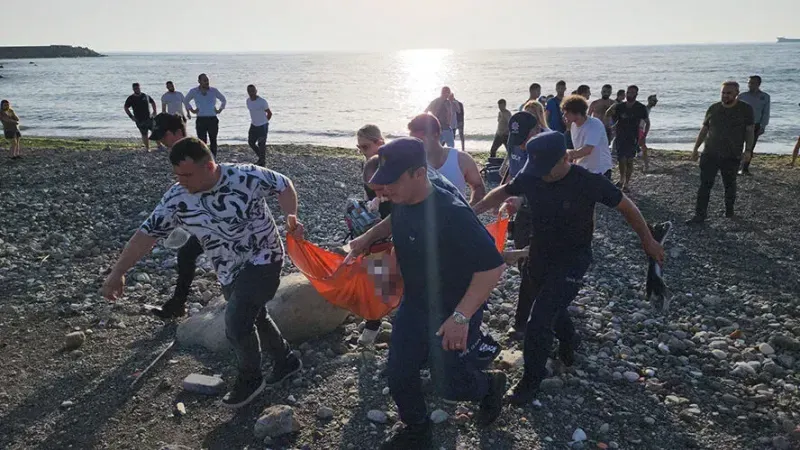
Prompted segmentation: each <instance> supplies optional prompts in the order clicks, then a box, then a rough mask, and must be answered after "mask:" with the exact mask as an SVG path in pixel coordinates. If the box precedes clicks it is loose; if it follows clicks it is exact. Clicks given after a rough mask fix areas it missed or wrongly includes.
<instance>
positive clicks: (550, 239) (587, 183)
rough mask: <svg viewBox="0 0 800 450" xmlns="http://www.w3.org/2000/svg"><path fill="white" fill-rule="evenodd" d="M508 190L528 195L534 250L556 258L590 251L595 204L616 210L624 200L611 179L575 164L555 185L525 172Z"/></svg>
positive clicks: (508, 186)
mask: <svg viewBox="0 0 800 450" xmlns="http://www.w3.org/2000/svg"><path fill="white" fill-rule="evenodd" d="M505 190H506V193H508V194H509V195H513V196H520V195H523V196H525V198H526V200H527V201H528V204H529V205H530V210H531V222H532V223H531V230H532V234H533V238H532V241H531V251H536V252H540V253H543V254H548V255H553V256H557V255H560V254H564V253H567V254H569V253H571V252H574V251H585V250H591V245H592V234H593V233H594V206H595V204H596V203H602V204H604V205H606V206H608V207H611V208H615V207H616V206H617V205H619V203H620V202H621V201H622V192H621V191H620V190H619V189H617V187H616V186H614V185H613V184H612V183H611V181H609V180H608V178H606V177H605V176H603V175H600V174H594V173H591V172H589V171H588V170H586V169H584V168H583V167H580V166H576V165H573V166H572V167H571V168H570V171H569V172H568V173H567V175H566V176H565V177H564V178H562V179H560V180H558V181H556V182H553V183H546V182H544V181H542V179H540V178H536V177H533V176H531V175H529V174H527V173H525V171H524V170H523V171H522V172H520V174H519V175H517V177H516V178H514V180H513V181H512V182H511V183H509V184H508V185H506V188H505Z"/></svg>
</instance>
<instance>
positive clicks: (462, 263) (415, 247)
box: [391, 185, 503, 327]
mask: <svg viewBox="0 0 800 450" xmlns="http://www.w3.org/2000/svg"><path fill="white" fill-rule="evenodd" d="M391 220H392V239H393V241H394V248H395V252H396V254H397V263H398V266H399V267H400V271H401V273H402V274H403V284H404V299H403V305H402V307H403V308H414V309H416V310H418V311H419V312H420V313H421V314H426V315H428V317H429V318H431V319H434V318H435V319H437V320H444V319H445V318H446V317H448V316H449V315H450V314H452V313H453V311H454V310H455V308H456V306H457V305H458V303H459V302H460V301H461V299H462V298H463V297H464V294H465V293H466V292H467V288H469V285H470V282H471V281H472V276H473V275H474V274H475V273H477V272H485V271H487V270H492V269H495V268H497V267H500V266H501V265H502V264H503V258H502V257H501V256H500V254H499V253H498V252H497V248H496V247H495V244H494V240H493V239H492V236H491V235H490V234H489V232H488V231H487V230H486V228H485V227H484V226H483V224H481V222H480V220H479V219H478V217H477V216H476V215H475V213H474V212H473V211H472V208H470V207H469V206H468V205H467V204H466V203H464V202H463V201H461V200H459V199H458V198H457V197H456V196H455V195H453V194H452V193H451V192H448V191H447V190H445V189H443V188H441V187H439V186H436V185H433V187H432V191H431V193H430V194H429V195H428V198H426V199H425V200H424V201H423V202H422V203H418V204H416V205H394V206H393V208H392V218H391ZM426 325H427V324H426ZM439 325H441V321H439V322H437V323H436V326H437V327H438V326H439Z"/></svg>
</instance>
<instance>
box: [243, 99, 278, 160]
mask: <svg viewBox="0 0 800 450" xmlns="http://www.w3.org/2000/svg"><path fill="white" fill-rule="evenodd" d="M247 95H248V97H247V110H248V111H250V131H249V132H248V133H247V143H248V144H250V148H252V149H253V151H254V152H255V153H256V156H258V161H257V162H256V165H257V166H264V165H266V163H267V161H266V157H267V134H268V133H269V121H270V119H272V110H271V109H269V103H267V100H266V99H264V98H262V97H259V96H258V90H257V89H256V87H255V85H252V84H251V85H249V86H247Z"/></svg>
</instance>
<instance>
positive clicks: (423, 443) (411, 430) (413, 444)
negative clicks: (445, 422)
mask: <svg viewBox="0 0 800 450" xmlns="http://www.w3.org/2000/svg"><path fill="white" fill-rule="evenodd" d="M431 446H433V433H432V431H431V423H430V422H429V421H428V422H425V423H423V424H420V425H406V426H405V428H403V429H401V430H400V431H398V432H397V433H395V434H394V435H393V436H392V437H391V438H389V440H387V441H385V442H384V443H383V444H381V450H425V449H429V448H431Z"/></svg>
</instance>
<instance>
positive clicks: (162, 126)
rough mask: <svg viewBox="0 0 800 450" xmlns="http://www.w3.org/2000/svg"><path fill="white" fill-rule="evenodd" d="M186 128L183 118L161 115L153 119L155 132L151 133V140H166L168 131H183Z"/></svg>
mask: <svg viewBox="0 0 800 450" xmlns="http://www.w3.org/2000/svg"><path fill="white" fill-rule="evenodd" d="M184 126H185V125H184V123H183V118H182V117H180V116H176V115H174V114H167V113H161V114H159V115H157V116H155V117H154V118H153V130H152V131H151V132H150V140H151V141H159V140H161V139H163V138H164V135H165V134H166V133H167V131H177V130H181V129H183V128H184Z"/></svg>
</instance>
